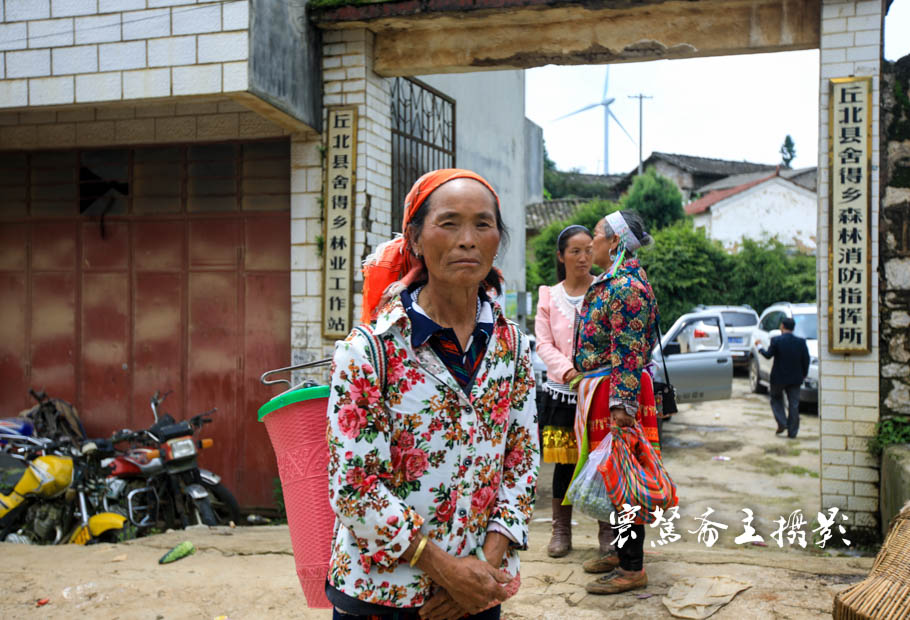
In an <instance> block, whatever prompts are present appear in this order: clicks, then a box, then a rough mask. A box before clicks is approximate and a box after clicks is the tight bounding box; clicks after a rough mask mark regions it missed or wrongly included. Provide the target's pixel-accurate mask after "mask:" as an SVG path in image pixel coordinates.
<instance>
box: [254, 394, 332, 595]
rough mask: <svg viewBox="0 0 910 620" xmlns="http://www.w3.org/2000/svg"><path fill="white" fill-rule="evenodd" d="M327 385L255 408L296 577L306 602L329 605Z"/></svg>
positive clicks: (276, 399) (330, 522) (279, 397)
mask: <svg viewBox="0 0 910 620" xmlns="http://www.w3.org/2000/svg"><path fill="white" fill-rule="evenodd" d="M328 402H329V387H328V386H327V385H320V386H316V387H309V388H302V389H298V390H292V391H290V392H285V393H284V394H280V395H278V396H276V397H275V398H273V399H272V400H270V401H269V402H267V403H266V404H264V405H263V406H262V407H260V409H259V421H260V422H264V423H265V428H266V430H267V431H268V433H269V440H271V442H272V448H273V449H274V450H275V458H276V459H277V460H278V475H279V476H280V477H281V490H282V492H283V494H284V506H285V509H286V510H287V515H288V526H289V527H290V530H291V545H292V546H293V548H294V564H295V565H296V567H297V577H298V578H299V579H300V586H301V587H302V588H303V594H304V596H306V601H307V606H308V607H310V608H331V607H332V605H331V603H329V601H328V599H327V598H326V596H325V579H326V575H327V574H328V568H329V559H330V557H331V551H332V549H331V546H332V532H333V528H334V524H335V514H334V513H333V512H332V508H331V506H329V478H328V474H327V468H328V463H329V452H328V446H326V440H325V429H326V407H327V406H328Z"/></svg>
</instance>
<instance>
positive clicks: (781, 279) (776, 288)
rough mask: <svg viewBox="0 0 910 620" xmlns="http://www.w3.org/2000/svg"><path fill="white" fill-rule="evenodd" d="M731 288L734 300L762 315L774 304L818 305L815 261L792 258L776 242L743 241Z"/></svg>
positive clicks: (782, 246) (811, 258)
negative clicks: (803, 303)
mask: <svg viewBox="0 0 910 620" xmlns="http://www.w3.org/2000/svg"><path fill="white" fill-rule="evenodd" d="M729 287H730V291H731V293H732V294H734V295H735V296H736V297H735V300H732V301H730V303H736V304H743V303H745V304H749V305H750V306H752V307H753V308H755V310H756V311H758V312H761V311H762V309H764V308H767V307H768V306H770V305H771V304H773V303H777V302H779V301H791V302H794V303H801V302H813V301H815V257H814V256H806V255H802V254H795V255H792V256H791V255H789V254H788V253H787V249H786V248H785V247H784V245H783V244H782V243H780V241H778V240H777V239H771V240H770V241H754V240H752V239H743V241H742V249H741V250H740V251H739V252H738V253H737V254H735V255H734V266H733V271H732V273H731V274H730V280H729Z"/></svg>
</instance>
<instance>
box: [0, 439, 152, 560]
mask: <svg viewBox="0 0 910 620" xmlns="http://www.w3.org/2000/svg"><path fill="white" fill-rule="evenodd" d="M112 452H113V446H112V445H110V444H105V442H104V440H96V441H85V442H83V443H82V445H81V446H80V447H76V446H74V445H73V444H72V442H70V441H69V439H65V440H62V441H58V442H55V441H51V440H49V439H46V438H41V437H27V436H21V437H12V436H11V435H9V436H7V446H6V448H5V449H4V450H3V451H0V540H4V541H7V542H19V543H31V544H63V543H72V544H77V545H85V544H90V543H94V542H117V541H120V540H125V539H128V538H132V537H134V536H135V528H133V527H132V526H130V524H129V523H128V522H127V519H126V517H125V516H124V515H122V514H117V513H115V512H98V511H97V508H98V505H99V504H98V503H97V502H96V501H95V498H99V497H100V495H101V494H102V493H103V489H104V488H105V478H106V473H107V472H106V470H105V468H104V466H103V465H101V460H102V459H103V458H104V457H105V455H106V454H110V453H112Z"/></svg>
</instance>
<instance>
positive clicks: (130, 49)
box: [99, 41, 146, 71]
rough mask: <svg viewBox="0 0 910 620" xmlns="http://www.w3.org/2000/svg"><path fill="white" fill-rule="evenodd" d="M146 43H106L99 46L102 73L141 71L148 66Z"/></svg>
mask: <svg viewBox="0 0 910 620" xmlns="http://www.w3.org/2000/svg"><path fill="white" fill-rule="evenodd" d="M145 46H146V43H145V41H130V42H126V43H104V44H102V45H101V46H99V58H100V61H99V68H100V70H101V71H120V70H124V69H140V68H143V67H145V66H146V53H145V52H146V49H145Z"/></svg>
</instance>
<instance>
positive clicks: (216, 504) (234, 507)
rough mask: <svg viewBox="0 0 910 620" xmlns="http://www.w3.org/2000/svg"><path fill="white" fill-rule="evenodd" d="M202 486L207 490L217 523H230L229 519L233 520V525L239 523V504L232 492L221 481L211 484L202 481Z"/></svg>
mask: <svg viewBox="0 0 910 620" xmlns="http://www.w3.org/2000/svg"><path fill="white" fill-rule="evenodd" d="M202 486H204V487H205V489H206V490H207V491H208V492H209V500H210V501H211V506H212V510H213V511H214V513H215V521H216V522H217V524H218V525H230V523H231V521H233V522H234V524H235V525H239V524H240V504H238V503H237V499H236V498H235V497H234V494H233V493H231V492H230V491H229V490H228V488H227V487H226V486H224V485H223V484H221V483H218V484H214V485H212V484H207V483H205V482H203V483H202Z"/></svg>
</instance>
